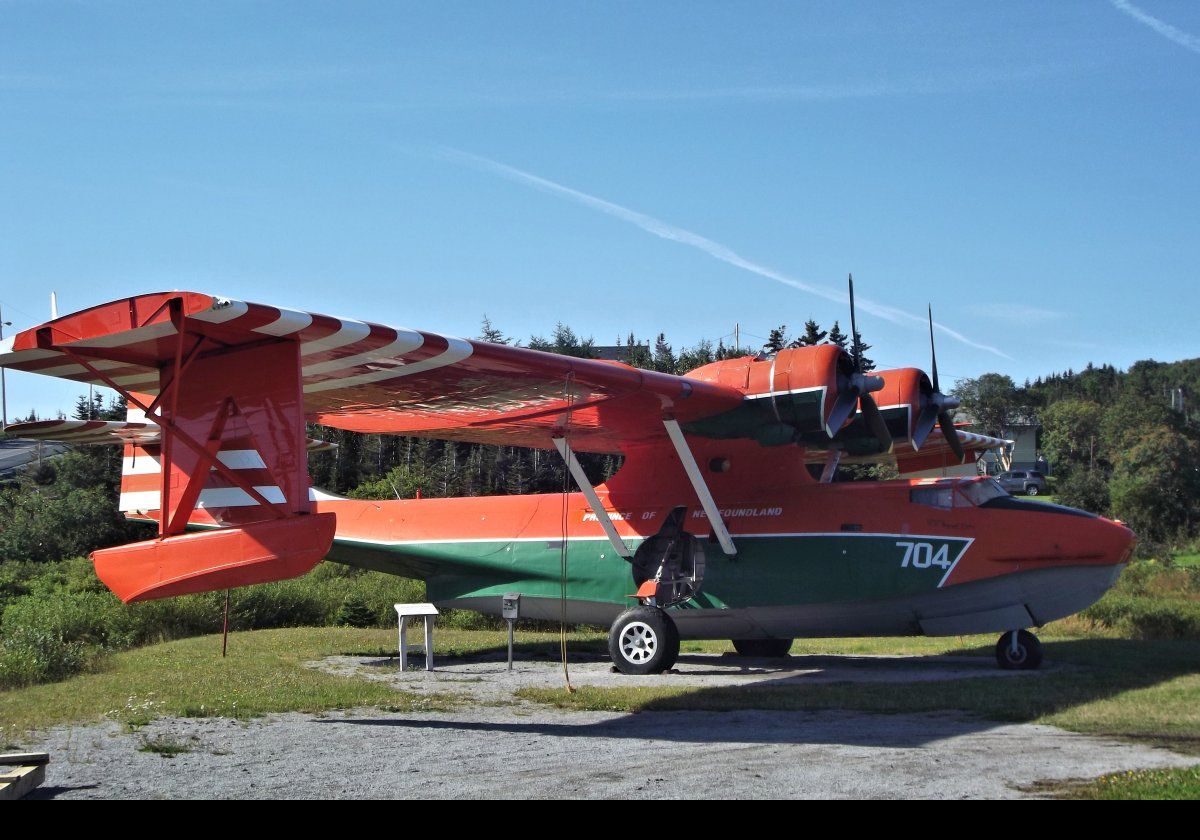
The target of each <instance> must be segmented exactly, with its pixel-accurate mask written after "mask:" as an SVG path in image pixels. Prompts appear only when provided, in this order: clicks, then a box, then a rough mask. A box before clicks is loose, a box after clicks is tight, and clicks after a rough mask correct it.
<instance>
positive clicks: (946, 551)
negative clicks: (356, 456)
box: [329, 533, 971, 608]
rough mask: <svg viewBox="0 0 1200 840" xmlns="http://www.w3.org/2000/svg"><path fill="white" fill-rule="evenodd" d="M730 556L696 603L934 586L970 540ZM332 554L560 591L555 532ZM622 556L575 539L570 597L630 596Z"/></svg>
mask: <svg viewBox="0 0 1200 840" xmlns="http://www.w3.org/2000/svg"><path fill="white" fill-rule="evenodd" d="M735 543H736V544H737V548H738V556H737V558H736V559H730V558H728V557H726V556H725V555H724V554H723V553H722V552H721V551H720V550H719V549H718V548H717V546H715V545H713V546H707V547H706V548H707V569H706V572H705V576H704V582H703V590H702V594H701V597H700V598H699V599H698V605H699V606H701V607H715V608H722V607H729V608H740V607H767V606H788V605H799V604H816V603H829V602H838V601H861V600H871V599H876V598H889V597H895V596H903V595H911V594H917V593H922V592H928V591H931V590H935V589H937V588H938V587H939V586H940V585H941V584H942V582H943V581H944V580H945V578H946V577H947V576H948V573H949V570H950V568H951V567H952V566H953V565H954V563H956V562H957V561H958V560H959V559H960V558H961V557H962V555H963V554H964V553H965V552H966V550H967V548H968V547H969V545H970V543H971V541H970V540H969V539H965V538H959V537H941V536H910V535H900V534H861V533H845V534H786V535H764V536H754V537H735ZM329 559H331V560H334V561H336V562H340V563H347V564H349V565H353V566H361V567H364V568H370V569H376V570H379V571H384V572H391V573H393V574H399V575H403V576H406V577H415V578H420V579H423V580H425V581H426V582H427V583H428V586H429V597H430V598H431V599H433V600H436V601H447V600H452V599H456V598H474V597H480V596H493V595H502V594H504V593H506V592H520V593H522V594H523V595H527V596H530V597H547V598H558V597H560V586H561V580H560V575H561V542H559V541H558V540H520V541H513V540H494V541H491V540H488V541H455V542H424V543H409V542H405V543H392V544H382V543H371V542H357V541H352V540H346V539H343V538H339V539H337V540H336V541H335V543H334V547H333V550H332V551H331V552H330V554H329ZM633 590H634V583H633V578H632V575H631V572H630V565H629V563H628V562H626V561H625V560H623V559H622V558H621V557H620V556H618V555H617V554H616V553H615V552H614V551H613V549H612V546H611V545H610V544H609V543H608V541H607V540H604V539H572V540H570V541H569V542H568V550H567V598H568V599H569V600H579V601H591V602H601V603H611V604H618V605H622V604H627V603H628V602H629V598H628V596H629V595H630V594H631V593H632V592H633Z"/></svg>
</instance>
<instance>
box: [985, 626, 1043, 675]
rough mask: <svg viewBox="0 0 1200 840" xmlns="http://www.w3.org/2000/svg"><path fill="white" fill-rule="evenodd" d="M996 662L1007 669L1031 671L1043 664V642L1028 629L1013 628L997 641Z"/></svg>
mask: <svg viewBox="0 0 1200 840" xmlns="http://www.w3.org/2000/svg"><path fill="white" fill-rule="evenodd" d="M996 662H997V663H999V665H1000V667H1001V668H1003V669H1004V670H1006V671H1031V670H1033V669H1034V668H1037V667H1038V666H1039V665H1041V664H1042V643H1041V642H1039V641H1038V637H1037V636H1035V635H1033V634H1032V633H1030V632H1029V631H1028V630H1011V631H1009V632H1008V633H1005V634H1004V635H1003V636H1001V637H1000V641H998V642H996Z"/></svg>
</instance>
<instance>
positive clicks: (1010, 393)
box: [952, 373, 1020, 435]
mask: <svg viewBox="0 0 1200 840" xmlns="http://www.w3.org/2000/svg"><path fill="white" fill-rule="evenodd" d="M952 393H953V394H954V396H956V397H958V399H959V401H960V403H961V405H962V408H963V410H964V411H966V412H967V413H969V414H970V415H971V417H972V418H974V420H975V423H976V425H977V426H979V429H980V431H982V432H983V433H984V434H987V435H999V434H1000V433H1001V431H1002V430H1003V429H1004V427H1005V426H1006V425H1008V423H1009V421H1010V420H1011V419H1012V416H1013V415H1014V413H1016V411H1017V409H1018V407H1019V404H1020V400H1019V399H1018V395H1017V386H1016V385H1015V384H1014V383H1013V381H1012V378H1011V377H1009V376H1005V375H1004V374H1001V373H985V374H983V375H982V376H980V377H979V378H978V379H961V380H959V381H958V383H957V384H956V385H955V387H954V390H953V391H952Z"/></svg>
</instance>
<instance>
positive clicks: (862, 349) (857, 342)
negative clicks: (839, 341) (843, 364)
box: [850, 332, 875, 373]
mask: <svg viewBox="0 0 1200 840" xmlns="http://www.w3.org/2000/svg"><path fill="white" fill-rule="evenodd" d="M870 349H871V345H870V344H867V343H866V342H864V341H863V340H862V333H858V332H856V333H855V334H854V344H853V345H852V346H851V348H850V356H851V357H852V358H853V359H854V363H855V364H856V365H858V369H859V370H861V371H862V372H863V373H866V372H867V371H872V370H875V362H874V361H872V360H871V359H870V358H869V357H868V356H867V355H866V353H867V351H868V350H870Z"/></svg>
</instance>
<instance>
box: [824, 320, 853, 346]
mask: <svg viewBox="0 0 1200 840" xmlns="http://www.w3.org/2000/svg"><path fill="white" fill-rule="evenodd" d="M829 343H830V344H834V345H837V346H838V347H840V348H842V349H843V350H847V349H848V348H849V346H850V336H848V335H846V334H845V333H844V332H842V327H841V325H840V324H839V323H838V322H837V321H834V322H833V326H832V327H830V328H829Z"/></svg>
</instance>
